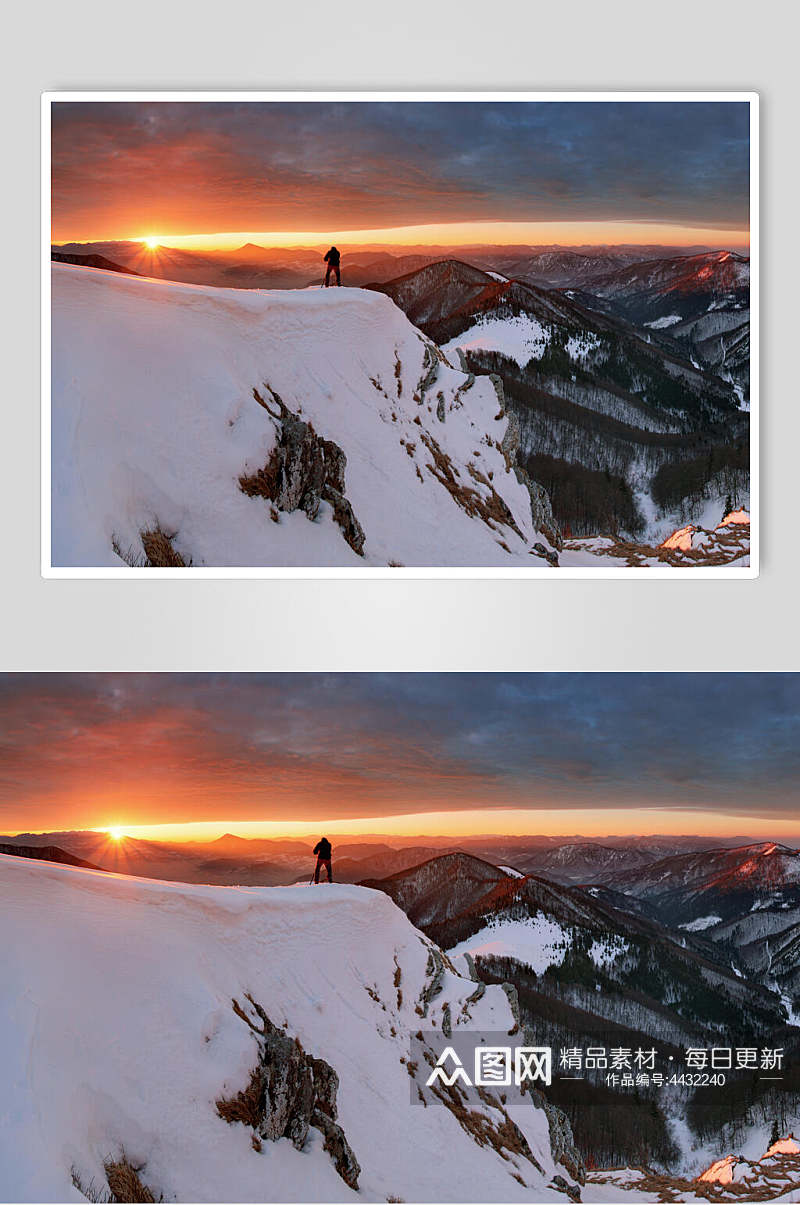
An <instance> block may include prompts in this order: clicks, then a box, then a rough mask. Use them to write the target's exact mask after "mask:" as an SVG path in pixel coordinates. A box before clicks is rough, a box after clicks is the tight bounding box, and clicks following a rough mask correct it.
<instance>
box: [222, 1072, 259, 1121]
mask: <svg viewBox="0 0 800 1205" xmlns="http://www.w3.org/2000/svg"><path fill="white" fill-rule="evenodd" d="M214 1103H215V1105H216V1106H217V1113H218V1114H219V1116H220V1117H221V1118H222V1120H223V1121H227V1122H228V1123H229V1125H233V1123H234V1122H237V1121H240V1122H241V1123H242V1124H243V1125H246V1126H252V1127H253V1129H255V1127H256V1126H257V1125H258V1123H259V1122H260V1120H261V1118H262V1116H263V1114H264V1076H263V1074H262V1072H261V1069H260V1068H259V1067H254V1068H253V1070H252V1071H251V1072H250V1082H249V1083H248V1085H247V1087H246V1088H245V1089H244V1090H243V1091H242V1092H237V1093H236V1095H235V1096H221V1097H220V1099H219V1100H217V1101H215V1102H214Z"/></svg>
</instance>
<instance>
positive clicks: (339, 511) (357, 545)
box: [322, 449, 366, 556]
mask: <svg viewBox="0 0 800 1205" xmlns="http://www.w3.org/2000/svg"><path fill="white" fill-rule="evenodd" d="M339 451H341V449H339ZM342 456H344V452H342ZM322 496H323V498H324V499H325V501H326V502H330V504H331V506H332V507H333V517H334V519H335V520H336V522H337V523H338V524H339V526H340V527H341V529H342V535H343V536H344V538H345V540H347V543H348V544H349V545H350V547H351V548H352V549H353V552H357V553H358V555H359V556H363V555H364V541H365V539H366V536H365V535H364V528H363V527H362V526H361V524H360V523H359V521H358V519H357V518H356V516H355V512H354V510H353V508H352V506H351V505H350V503H349V502H348V500H347V499H346V498H345V496H344V494H342V493H341V492H340V491H339V490H337V489H335V488H334V487H333V486H332V485H328V484H327V483H326V484H325V485H324V486H323V490H322Z"/></svg>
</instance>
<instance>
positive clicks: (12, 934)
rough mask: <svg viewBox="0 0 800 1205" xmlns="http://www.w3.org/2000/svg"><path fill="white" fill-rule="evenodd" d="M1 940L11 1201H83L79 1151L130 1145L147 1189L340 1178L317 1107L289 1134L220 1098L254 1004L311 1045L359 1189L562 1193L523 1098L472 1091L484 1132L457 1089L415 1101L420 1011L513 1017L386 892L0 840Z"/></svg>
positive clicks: (436, 1196)
mask: <svg viewBox="0 0 800 1205" xmlns="http://www.w3.org/2000/svg"><path fill="white" fill-rule="evenodd" d="M0 948H1V949H2V961H3V975H2V978H1V979H0V1051H2V1061H3V1068H4V1087H3V1093H2V1121H3V1124H2V1126H0V1197H2V1199H3V1200H8V1201H28V1202H34V1201H38V1202H45V1201H80V1200H81V1199H82V1197H81V1195H80V1194H79V1192H78V1191H77V1189H76V1188H74V1187H73V1184H72V1181H71V1177H72V1173H73V1171H74V1173H75V1175H76V1178H77V1180H78V1182H79V1183H81V1184H84V1185H89V1184H91V1182H92V1181H94V1183H95V1187H97V1186H98V1185H100V1186H101V1187H102V1186H103V1185H104V1183H105V1177H106V1174H107V1173H106V1170H105V1168H104V1164H105V1163H106V1162H107V1161H108V1160H115V1159H118V1158H120V1156H121V1155H122V1153H123V1152H124V1154H125V1156H126V1157H127V1159H128V1160H129V1161H130V1163H131V1164H132V1165H133V1166H136V1167H139V1168H140V1169H141V1171H140V1175H141V1179H142V1182H143V1183H145V1184H146V1185H147V1187H148V1188H149V1189H150V1190H151V1191H152V1192H153V1193H154V1195H155V1198H156V1199H160V1196H159V1194H163V1199H165V1200H173V1201H175V1200H177V1201H292V1200H295V1201H346V1200H349V1199H351V1198H352V1197H353V1196H354V1195H356V1194H355V1192H354V1190H353V1188H352V1187H350V1186H349V1185H348V1183H347V1182H346V1180H345V1178H344V1177H343V1175H342V1174H341V1172H340V1171H338V1170H337V1166H336V1162H335V1159H334V1157H333V1155H332V1154H331V1153H330V1152H329V1149H328V1147H327V1146H326V1145H324V1140H323V1133H322V1132H320V1130H319V1129H318V1128H315V1123H314V1122H313V1121H312V1127H311V1128H310V1129H309V1130H308V1134H307V1136H306V1137H305V1140H304V1142H301V1143H300V1146H301V1149H297V1143H296V1142H294V1143H293V1142H292V1141H290V1140H289V1137H285V1138H284V1137H279V1138H277V1140H275V1141H269V1140H268V1139H267V1140H262V1137H259V1134H258V1133H256V1131H255V1130H254V1129H253V1128H252V1127H251V1126H249V1125H247V1124H243V1122H242V1121H241V1120H232V1121H231V1123H230V1124H229V1123H228V1122H227V1121H226V1120H225V1119H223V1116H222V1115H221V1112H220V1109H219V1106H218V1102H220V1101H222V1102H223V1105H224V1104H225V1102H230V1101H231V1100H234V1101H235V1100H236V1097H237V1094H238V1093H242V1092H245V1091H246V1089H247V1086H248V1080H249V1079H250V1077H251V1076H252V1074H253V1071H254V1069H255V1068H257V1060H258V1057H259V1050H262V1052H263V1044H262V1043H260V1042H259V1041H258V1040H257V1039H256V1035H255V1034H254V1032H253V1030H252V1029H251V1027H250V1024H249V1021H253V1022H254V1023H256V1026H257V1028H260V1025H261V1021H260V1017H261V1014H260V1013H259V1012H258V1009H260V1010H262V1011H263V1014H264V1015H265V1016H266V1017H268V1018H269V1021H270V1023H271V1024H272V1025H273V1026H274V1027H276V1028H277V1030H278V1031H283V1032H285V1033H286V1035H288V1037H289V1038H296V1039H297V1041H298V1042H299V1043H300V1044H301V1046H302V1050H303V1051H304V1052H306V1053H307V1055H308V1056H309V1058H311V1059H312V1060H321V1061H322V1063H320V1065H319V1068H318V1070H320V1071H321V1072H322V1071H324V1073H325V1079H326V1083H327V1099H329V1100H330V1099H332V1098H334V1099H335V1105H336V1117H335V1119H332V1118H329V1120H328V1122H325V1121H324V1119H322V1120H321V1124H322V1125H323V1126H328V1125H329V1122H332V1121H334V1120H335V1124H336V1126H337V1127H338V1128H340V1130H341V1132H342V1134H343V1135H344V1136H346V1140H347V1143H348V1144H349V1147H350V1149H351V1150H352V1152H353V1153H354V1155H355V1157H356V1160H357V1162H358V1164H359V1165H360V1171H359V1176H358V1194H357V1195H358V1197H359V1198H360V1199H362V1200H365V1201H384V1200H386V1199H404V1200H406V1201H424V1200H435V1201H490V1200H503V1201H512V1200H519V1201H526V1200H527V1201H530V1200H531V1199H532V1198H533V1199H536V1200H537V1201H551V1200H553V1201H555V1200H563V1196H562V1195H561V1194H560V1193H559V1192H558V1191H557V1190H556V1189H555V1188H552V1187H550V1184H551V1181H552V1179H553V1177H554V1176H561V1177H562V1181H563V1183H564V1184H566V1183H567V1180H568V1178H569V1177H568V1173H567V1172H566V1171H565V1169H564V1167H562V1166H560V1165H557V1164H556V1163H555V1161H554V1159H553V1152H552V1148H551V1137H550V1135H551V1127H550V1123H549V1120H548V1116H547V1114H546V1113H545V1110H544V1109H543V1108H540V1107H538V1106H537V1104H536V1103H535V1101H527V1100H526V1103H525V1104H524V1106H516V1107H512V1106H509V1111H510V1113H512V1114H513V1117H510V1116H509V1117H508V1119H507V1121H506V1119H504V1117H503V1116H502V1114H501V1111H500V1110H499V1109H498V1108H495V1107H493V1106H491V1105H490V1104H488V1103H487V1102H486V1101H481V1102H478V1103H477V1104H471V1105H470V1108H471V1109H472V1110H474V1112H473V1113H472V1114H471V1122H470V1124H473V1127H474V1125H476V1124H477V1123H478V1122H479V1123H480V1132H481V1133H482V1134H483V1136H484V1138H486V1137H487V1136H489V1137H490V1138H491V1136H492V1135H494V1138H493V1139H491V1140H489V1141H484V1142H483V1143H481V1142H480V1141H479V1139H478V1138H476V1136H475V1134H476V1132H477V1131H475V1132H473V1131H471V1130H470V1128H469V1125H467V1124H466V1121H465V1123H464V1124H462V1120H464V1119H462V1120H460V1119H459V1116H458V1110H451V1109H450V1108H448V1107H432V1106H429V1107H422V1105H421V1104H418V1105H416V1106H415V1105H413V1104H412V1091H413V1087H414V1085H415V1084H416V1085H417V1086H419V1085H420V1083H424V1077H423V1074H422V1071H420V1070H419V1069H417V1068H415V1067H411V1066H408V1065H407V1063H408V1053H409V1050H410V1043H411V1038H412V1035H413V1034H414V1033H415V1032H416V1031H418V1030H419V1029H420V1026H422V1027H423V1028H425V1029H426V1030H428V1031H431V1030H434V1031H435V1030H436V1029H440V1028H442V1027H443V1026H444V1029H443V1036H444V1034H445V1032H446V1028H447V1024H452V1026H453V1027H456V1026H460V1027H462V1028H463V1029H465V1030H467V1031H468V1030H480V1031H482V1032H499V1031H504V1032H509V1031H511V1030H512V1029H513V1028H514V1025H515V1018H514V1016H513V1013H512V1010H511V1007H510V1004H509V1000H508V998H507V996H506V993H505V992H504V991H503V990H502V989H501V988H499V987H497V988H493V987H488V988H486V989H485V990H483V991H482V992H476V984H475V983H474V982H472V981H470V980H467V979H464V978H461V977H460V976H459V975H457V974H456V973H455V972H454V971H453V970H452V969H451V967H450V965H449V963H448V962H447V960H446V959H445V958H444V957H443V956H442V955H441V953H440V952H439V951H438V950H437V948H436V947H435V946H433V944H432V943H431V942H430V941H429V940H427V939H426V938H425V937H423V935H422V934H421V933H419V932H418V931H417V930H415V929H414V928H413V927H412V925H411V924H410V923H409V921H408V919H407V918H406V916H405V915H404V914H403V913H402V912H401V911H400V909H398V908H396V907H395V905H394V904H393V903H392V902H391V901H390V900H389V899H388V897H387V896H385V895H383V894H382V893H380V892H373V891H369V890H366V889H364V888H361V887H354V886H342V885H333V886H328V885H325V886H323V887H320V888H313V887H309V886H305V887H286V888H261V889H256V888H250V889H247V888H216V887H198V886H185V885H179V884H175V883H164V882H160V881H154V880H147V879H136V878H132V877H126V876H121V875H114V874H107V873H105V874H104V873H99V872H93V871H88V870H83V869H76V868H73V867H66V866H61V865H56V864H46V863H42V862H32V861H29V860H27V859H20V858H10V857H8V858H7V857H0ZM234 1000H235V1001H236V1002H237V1007H236V1008H234V1006H233V1003H232V1002H233V1001H234ZM250 1001H252V1002H254V1004H252V1006H251V1004H250ZM256 1006H257V1008H256ZM243 1013H244V1014H245V1016H244V1017H243V1016H242V1014H243ZM446 1017H448V1018H450V1019H451V1020H449V1021H448V1022H447V1023H446V1022H445V1018H446ZM248 1018H249V1020H248ZM323 1063H324V1065H325V1066H323V1065H322V1064H323ZM331 1072H332V1073H334V1075H335V1077H337V1078H338V1083H336V1082H335V1080H334V1079H333V1078H332V1077H331ZM222 1112H223V1113H224V1112H225V1109H224V1108H223V1109H222ZM228 1112H229V1113H230V1109H229V1110H228ZM265 1128H268V1127H265ZM262 1136H263V1130H262ZM510 1136H512V1137H513V1139H514V1143H513V1145H514V1147H515V1149H509V1147H508V1145H507V1144H506V1146H505V1147H504V1146H503V1142H504V1141H506V1140H510ZM526 1149H527V1151H528V1152H529V1154H530V1156H532V1158H530V1157H528V1155H526V1154H525V1153H524V1152H525V1150H526ZM562 1191H563V1190H562Z"/></svg>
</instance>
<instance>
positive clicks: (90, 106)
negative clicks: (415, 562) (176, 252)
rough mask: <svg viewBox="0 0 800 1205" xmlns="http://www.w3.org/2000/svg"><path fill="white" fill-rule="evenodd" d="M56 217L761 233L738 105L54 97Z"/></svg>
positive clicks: (58, 220)
mask: <svg viewBox="0 0 800 1205" xmlns="http://www.w3.org/2000/svg"><path fill="white" fill-rule="evenodd" d="M52 113H53V127H52V128H53V139H52V148H53V221H54V228H55V229H56V230H60V231H62V232H63V233H64V235H65V237H72V236H73V234H75V233H77V232H78V231H81V232H85V231H86V229H87V228H91V227H94V228H96V229H97V230H98V232H99V233H98V237H113V236H114V234H115V233H116V234H124V233H126V232H129V224H130V223H131V222H134V230H139V229H140V228H141V227H142V226H143V225H144V226H147V227H148V228H154V229H157V228H161V229H168V230H170V231H171V232H172V233H180V232H181V231H183V232H200V231H203V230H208V231H214V230H231V229H233V230H292V229H294V230H321V229H331V230H332V229H365V228H370V227H373V228H374V227H387V226H396V225H398V226H399V225H415V224H425V223H436V222H448V221H477V220H489V221H539V220H541V221H567V220H573V221H574V220H590V221H600V220H618V221H650V222H674V223H678V224H683V225H694V226H713V227H720V228H722V227H727V228H737V229H743V228H746V226H747V222H748V189H749V183H748V178H749V112H748V106H747V105H746V104H743V103H738V102H685V101H684V102H667V103H657V102H647V103H638V102H636V103H634V102H629V103H622V102H602V103H594V104H592V103H583V102H546V103H544V102H536V103H527V104H521V103H517V102H497V101H495V102H491V103H485V102H467V103H459V102H436V103H419V102H416V103H405V104H401V103H395V104H388V103H341V102H340V103H317V102H311V103H306V104H304V103H300V102H294V103H275V104H265V103H248V104H238V103H229V104H221V103H209V104H206V103H194V104H191V103H181V102H168V103H160V104H157V103H145V102H141V103H136V104H130V103H119V104H114V103H110V102H104V103H94V102H87V103H63V104H61V103H56V104H54V105H53V108H52Z"/></svg>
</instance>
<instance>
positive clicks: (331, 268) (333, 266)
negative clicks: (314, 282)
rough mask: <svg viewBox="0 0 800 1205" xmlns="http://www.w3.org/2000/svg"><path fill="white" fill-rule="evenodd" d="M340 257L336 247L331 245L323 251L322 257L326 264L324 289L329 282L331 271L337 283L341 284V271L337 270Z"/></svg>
mask: <svg viewBox="0 0 800 1205" xmlns="http://www.w3.org/2000/svg"><path fill="white" fill-rule="evenodd" d="M341 258H342V257H341V255H340V254H339V250H338V248H337V247H331V249H330V251H326V252H325V255H324V259H325V263H326V264H327V265H328V270H327V271H326V273H325V288H326V289H327V287H328V285H329V284H330V282H331V272H333V273H335V275H336V283H337V285H341V283H342V276H341V272H340V271H339V261H340V260H341Z"/></svg>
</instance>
